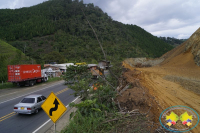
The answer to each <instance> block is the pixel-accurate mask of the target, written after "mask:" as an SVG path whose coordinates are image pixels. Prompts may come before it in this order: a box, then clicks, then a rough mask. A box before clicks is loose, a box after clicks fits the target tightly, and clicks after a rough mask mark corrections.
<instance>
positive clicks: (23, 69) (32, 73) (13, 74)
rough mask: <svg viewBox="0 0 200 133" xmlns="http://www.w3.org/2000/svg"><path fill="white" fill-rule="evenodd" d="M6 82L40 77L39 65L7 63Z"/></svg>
mask: <svg viewBox="0 0 200 133" xmlns="http://www.w3.org/2000/svg"><path fill="white" fill-rule="evenodd" d="M7 69H8V82H20V81H25V80H31V79H37V78H41V66H40V65H38V64H37V65H8V66H7Z"/></svg>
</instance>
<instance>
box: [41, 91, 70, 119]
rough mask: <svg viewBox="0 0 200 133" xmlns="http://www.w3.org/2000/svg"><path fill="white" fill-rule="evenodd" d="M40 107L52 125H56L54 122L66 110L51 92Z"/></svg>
mask: <svg viewBox="0 0 200 133" xmlns="http://www.w3.org/2000/svg"><path fill="white" fill-rule="evenodd" d="M41 107H42V109H43V110H44V111H45V112H46V114H47V115H48V116H49V117H50V118H51V120H52V121H53V122H54V123H56V121H57V120H58V119H59V118H60V117H61V116H62V114H63V113H64V112H65V111H66V110H67V108H66V107H65V105H64V104H63V103H62V102H61V101H60V100H59V99H58V97H56V95H55V94H54V93H53V92H51V94H50V95H49V96H48V97H47V99H46V100H45V101H44V103H43V104H42V105H41Z"/></svg>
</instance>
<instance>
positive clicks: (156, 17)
mask: <svg viewBox="0 0 200 133" xmlns="http://www.w3.org/2000/svg"><path fill="white" fill-rule="evenodd" d="M43 1H44V0H0V9H5V8H9V9H16V8H21V7H29V6H33V5H36V4H39V3H42V2H43ZM83 1H84V3H94V5H95V6H99V7H100V8H101V9H102V10H103V11H104V12H107V13H108V15H109V16H111V17H112V18H113V19H114V20H116V21H119V22H122V23H125V24H135V25H138V26H140V27H142V28H143V29H145V30H146V31H148V32H150V33H151V34H153V35H155V36H165V37H168V36H169V37H175V38H179V39H181V38H189V37H190V36H191V35H192V34H193V33H194V32H195V31H196V30H197V29H198V28H199V27H200V13H199V8H200V1H197V0H83Z"/></svg>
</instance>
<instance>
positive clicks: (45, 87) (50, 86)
mask: <svg viewBox="0 0 200 133" xmlns="http://www.w3.org/2000/svg"><path fill="white" fill-rule="evenodd" d="M58 84H60V83H58ZM58 84H53V85H51V86H47V87H45V88H43V89H40V90H36V91H33V92H30V93H27V94H24V95H21V96H18V97H15V98H13V99H9V100H6V101H3V102H1V103H0V104H2V103H5V102H8V101H11V100H14V99H17V98H19V97H22V96H26V95H28V94H31V93H34V92H37V91H41V90H44V89H47V88H48V87H52V86H55V85H58Z"/></svg>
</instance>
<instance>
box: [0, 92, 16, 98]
mask: <svg viewBox="0 0 200 133" xmlns="http://www.w3.org/2000/svg"><path fill="white" fill-rule="evenodd" d="M17 92H18V91H15V92H13V93H9V94H5V95H3V96H0V97H4V96H6V95H11V94H14V93H17Z"/></svg>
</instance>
